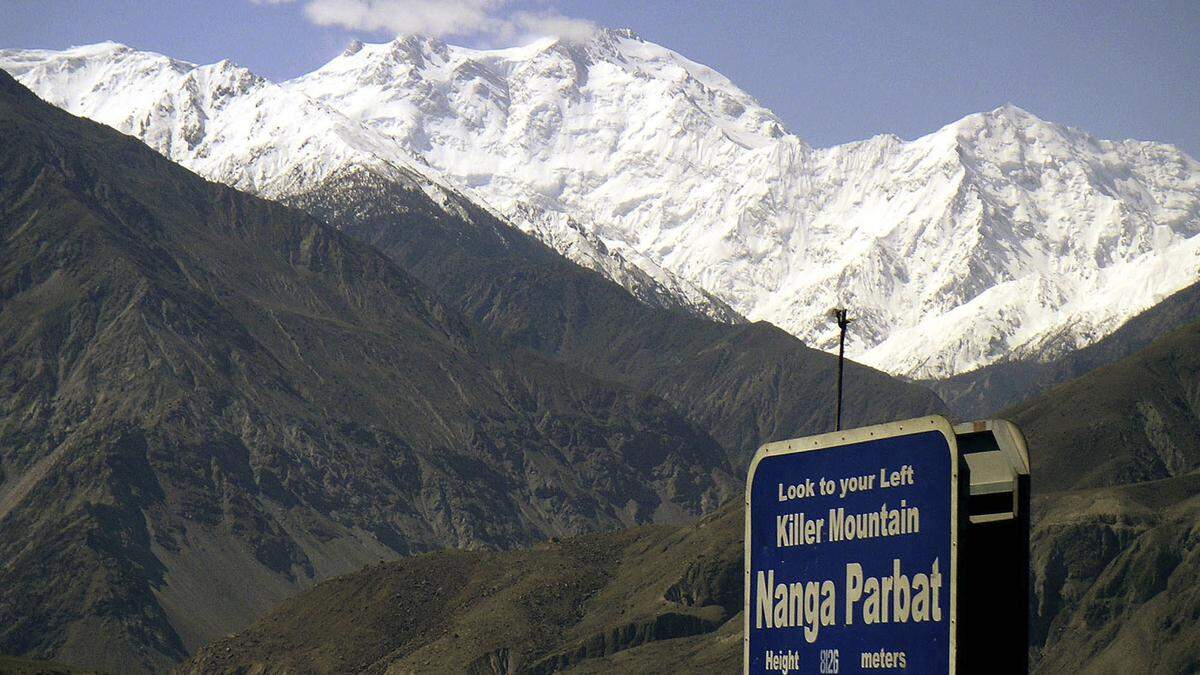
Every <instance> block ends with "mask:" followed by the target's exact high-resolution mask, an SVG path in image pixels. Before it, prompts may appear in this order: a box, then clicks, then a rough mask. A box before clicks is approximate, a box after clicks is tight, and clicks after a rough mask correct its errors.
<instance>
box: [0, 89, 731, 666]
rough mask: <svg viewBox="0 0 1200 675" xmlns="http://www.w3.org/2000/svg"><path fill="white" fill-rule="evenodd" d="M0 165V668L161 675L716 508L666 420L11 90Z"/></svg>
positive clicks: (690, 442) (301, 220)
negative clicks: (372, 571)
mask: <svg viewBox="0 0 1200 675" xmlns="http://www.w3.org/2000/svg"><path fill="white" fill-rule="evenodd" d="M0 137H2V138H3V139H4V142H3V143H0V215H2V216H3V218H0V223H3V228H4V237H3V238H2V240H0V248H2V249H3V255H0V298H3V303H2V304H0V353H3V358H0V363H2V364H3V367H0V383H2V387H3V391H4V392H5V394H4V396H3V397H0V405H2V406H3V408H2V409H3V411H4V416H3V418H2V421H0V557H2V558H3V559H4V560H5V565H4V566H2V567H0V651H3V652H6V653H15V654H24V655H29V656H39V657H47V656H54V657H57V658H60V659H66V660H68V661H70V662H72V663H75V664H77V665H84V666H88V667H93V668H102V669H107V670H116V671H120V672H144V671H150V670H160V669H163V668H165V667H167V666H169V665H170V664H171V663H172V662H174V661H176V660H178V659H181V658H183V657H185V656H186V655H187V654H188V653H189V652H190V651H192V650H194V649H196V648H198V647H199V646H200V645H202V644H204V643H205V642H207V641H209V640H211V639H213V638H214V637H217V636H219V635H223V634H226V633H228V632H229V631H230V630H233V629H236V628H238V627H240V626H244V625H246V624H247V623H248V622H249V621H250V620H252V619H253V618H255V617H256V616H257V615H258V613H260V612H261V611H263V610H265V609H267V608H268V607H269V606H271V605H273V604H274V603H275V602H278V601H279V600H280V599H282V598H283V597H285V596H287V595H289V594H291V593H294V592H295V591H296V590H299V589H300V588H303V587H305V586H307V585H310V584H311V583H313V582H315V581H316V580H318V579H321V578H325V577H328V576H331V575H334V574H338V573H342V572H346V571H349V570H352V569H355V568H357V567H360V566H362V565H363V564H366V563H368V562H372V561H378V560H381V559H386V558H393V557H396V556H398V555H401V554H405V553H411V552H414V551H419V550H428V549H432V548H442V547H446V546H462V547H475V548H478V547H496V548H502V547H508V546H513V545H516V544H519V543H526V544H527V543H532V542H534V541H538V540H541V539H543V538H546V537H550V536H561V535H565V534H570V533H574V532H578V531H584V530H591V529H611V528H615V527H624V526H627V525H630V524H633V523H636V522H650V521H658V522H671V521H678V520H683V519H686V518H688V517H690V516H692V515H697V514H699V513H702V512H704V511H707V510H711V509H712V508H714V507H715V506H716V505H717V504H718V503H720V502H722V501H724V499H725V498H726V497H727V496H728V495H729V494H731V490H733V489H734V488H735V487H736V481H735V480H734V479H733V478H731V476H730V471H729V468H728V463H727V459H726V457H725V453H724V452H723V450H722V448H721V447H720V446H719V445H718V444H717V443H716V442H715V441H714V440H713V439H712V438H711V437H710V436H708V435H707V434H706V433H705V432H704V431H702V430H700V429H699V428H697V427H696V426H695V425H693V424H691V423H690V422H688V421H687V420H685V419H684V418H683V417H682V416H681V415H680V414H679V413H677V412H676V411H675V410H674V409H673V408H672V407H671V406H670V405H668V404H667V403H666V402H665V401H663V400H662V399H660V398H658V397H655V396H653V395H650V394H647V393H645V392H641V391H636V390H634V389H632V388H630V387H627V386H624V385H621V384H614V383H610V382H603V381H601V380H599V379H597V378H594V377H592V376H590V375H588V374H586V373H583V372H580V371H578V370H575V369H571V368H569V367H568V366H565V365H564V364H561V363H557V362H553V361H550V360H548V359H546V358H544V357H542V356H539V355H537V354H534V353H533V352H531V351H529V350H526V349H521V348H517V347H514V346H512V345H506V344H503V343H501V342H499V341H496V340H493V339H492V338H490V337H488V336H486V335H485V334H483V332H482V331H481V330H480V329H479V328H478V327H476V326H474V325H473V324H471V323H470V322H469V321H467V320H466V319H465V318H464V317H462V315H460V314H458V313H457V312H456V311H455V310H453V309H452V308H451V307H449V306H448V305H446V304H445V303H443V302H442V301H441V300H439V299H437V298H436V296H434V294H433V293H432V292H431V291H430V290H429V289H428V288H427V287H425V286H424V285H423V284H421V283H420V282H419V281H417V280H416V279H415V278H414V277H412V276H411V275H409V274H408V273H407V272H405V271H403V270H402V269H400V268H399V267H398V266H397V265H396V264H395V263H394V262H392V261H391V260H390V259H388V258H387V257H386V256H385V255H383V254H382V253H381V252H379V251H377V250H375V249H373V248H371V247H370V246H368V245H366V244H364V243H362V242H359V241H358V240H356V239H354V238H352V237H350V236H348V235H346V234H344V233H341V232H338V231H336V230H335V229H333V228H331V227H329V226H327V225H325V224H323V223H321V222H319V221H317V220H316V219H314V218H312V217H311V216H309V215H307V214H304V213H302V212H300V211H297V210H295V209H291V208H287V207H285V206H282V205H279V204H275V203H271V202H266V201H264V200H261V199H259V198H256V197H253V196H250V195H246V194H244V193H240V192H238V191H236V190H233V189H232V188H229V187H228V186H225V185H221V184H218V183H212V182H208V181H205V180H204V179H202V178H200V177H199V176H197V175H195V174H193V173H192V172H190V171H188V170H187V169H185V168H183V167H181V166H179V165H177V164H174V163H172V162H170V161H169V160H167V159H165V158H164V157H162V156H161V155H159V154H158V153H156V152H154V151H152V150H151V149H150V148H148V147H147V146H146V145H144V144H143V143H141V142H140V141H138V140H136V139H133V138H131V137H129V136H126V135H123V134H120V133H117V132H115V131H113V130H112V129H111V128H109V127H107V126H104V125H101V124H98V123H95V122H92V121H89V120H84V119H79V118H76V117H73V116H71V115H69V114H68V113H66V112H64V111H62V110H59V109H57V108H54V107H53V106H51V105H50V104H48V103H45V102H43V101H41V100H40V99H38V98H37V97H36V96H35V95H34V94H32V93H31V92H30V91H29V90H28V89H26V88H24V87H23V86H21V85H20V84H18V83H17V82H15V81H14V80H13V79H12V78H11V77H10V76H9V75H8V74H6V73H0ZM413 189H414V190H416V189H418V188H413ZM421 194H424V193H423V192H422V193H421ZM605 283H608V282H605ZM614 292H618V293H621V292H622V291H620V290H619V289H616V288H614ZM630 301H631V302H632V301H633V300H632V299H631V300H630Z"/></svg>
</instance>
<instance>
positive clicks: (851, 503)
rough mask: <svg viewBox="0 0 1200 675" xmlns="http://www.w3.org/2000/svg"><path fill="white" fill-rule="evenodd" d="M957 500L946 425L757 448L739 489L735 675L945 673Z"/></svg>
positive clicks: (903, 425)
mask: <svg viewBox="0 0 1200 675" xmlns="http://www.w3.org/2000/svg"><path fill="white" fill-rule="evenodd" d="M958 490H959V486H958V449H957V446H956V444H955V436H954V429H953V427H952V426H951V425H950V423H949V422H948V421H947V420H946V419H945V418H943V417H937V416H934V417H925V418H920V419H915V420H907V421H904V422H895V423H891V424H883V425H879V426H874V427H865V428H862V429H852V430H847V431H839V432H835V433H831V434H823V435H821V436H812V437H809V438H802V439H797V440H792V441H781V442H777V443H770V444H767V445H765V446H763V447H762V448H760V449H759V451H758V453H757V454H756V455H755V457H754V460H753V461H752V462H751V464H750V472H749V476H748V477H747V482H746V563H745V564H746V595H745V613H744V614H745V633H744V635H745V643H744V650H743V651H744V656H743V659H744V666H745V671H746V672H747V673H821V674H826V673H859V672H879V671H893V672H909V673H952V672H954V660H955V628H956V618H955V612H956V605H957V601H956V596H955V588H956V585H955V582H956V581H957V574H958V563H957V558H958V555H957V553H958V541H957V537H958V529H959V504H958V501H959V499H958V495H959V492H958ZM964 506H965V505H964Z"/></svg>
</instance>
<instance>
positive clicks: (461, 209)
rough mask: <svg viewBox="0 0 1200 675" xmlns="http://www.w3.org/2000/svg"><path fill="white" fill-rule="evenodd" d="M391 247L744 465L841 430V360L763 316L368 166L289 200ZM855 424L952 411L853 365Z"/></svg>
mask: <svg viewBox="0 0 1200 675" xmlns="http://www.w3.org/2000/svg"><path fill="white" fill-rule="evenodd" d="M288 201H289V202H290V203H291V204H293V205H295V206H297V207H299V208H301V209H303V210H305V211H308V212H309V213H312V214H314V215H316V216H318V217H320V218H321V219H323V220H326V221H328V222H330V223H333V224H336V225H337V226H338V227H339V228H340V229H341V230H342V231H344V232H346V233H348V234H351V235H353V236H355V237H358V238H360V239H362V240H363V241H366V242H368V243H371V244H372V245H374V246H376V247H377V248H379V250H381V251H383V252H385V253H387V254H388V255H389V256H391V257H392V259H393V260H395V261H397V262H398V263H400V265H401V266H402V267H404V268H405V269H406V270H409V271H410V272H412V273H413V274H414V275H415V276H417V277H418V278H419V279H421V280H422V281H424V282H425V283H427V284H428V285H429V286H430V287H431V288H433V289H435V290H437V291H438V293H439V294H440V295H441V297H442V298H444V299H445V301H446V302H447V303H450V304H452V305H453V306H455V307H457V308H458V309H460V310H461V311H462V312H463V313H464V314H465V315H467V316H468V317H470V318H472V319H474V320H475V321H477V322H479V324H480V325H481V326H483V327H484V328H485V329H487V330H489V331H490V332H491V333H492V334H493V335H495V336H496V337H498V338H500V339H502V340H505V341H507V342H513V343H516V344H519V345H522V346H525V347H528V348H530V349H533V350H536V351H538V352H540V353H542V354H545V355H547V356H550V357H553V358H554V359H556V360H561V361H565V362H567V363H569V364H571V365H572V366H574V367H577V368H579V369H581V370H584V371H586V372H588V373H591V374H593V375H595V376H597V377H600V378H602V379H605V380H611V381H616V382H621V383H624V384H627V385H629V386H632V387H635V388H637V389H639V390H643V391H649V392H653V393H655V394H656V395H658V396H661V397H662V398H663V399H665V400H667V401H669V402H670V403H671V404H672V405H674V406H675V407H676V409H678V410H680V411H681V412H683V413H685V414H686V415H687V417H688V418H689V419H690V420H691V421H693V422H694V423H696V424H697V425H699V426H700V427H701V428H702V429H705V430H706V431H708V433H709V434H710V435H712V437H713V438H715V439H716V440H717V441H718V442H720V443H721V445H722V446H723V447H724V448H725V449H726V451H727V452H728V453H729V457H730V462H731V465H732V466H733V467H734V469H735V470H739V469H740V468H741V467H742V466H744V465H745V463H746V462H748V461H749V458H750V456H751V455H752V454H753V452H754V450H755V449H756V448H757V447H758V446H759V445H760V444H762V443H763V442H766V441H768V440H773V439H779V438H788V437H794V436H797V435H804V434H809V433H815V432H819V431H826V430H828V429H830V428H832V427H833V414H834V394H835V391H836V386H835V382H836V366H837V360H836V358H834V357H832V356H830V355H829V354H826V353H825V352H821V351H817V350H814V349H809V348H807V347H805V346H804V345H803V344H802V343H801V342H800V341H799V340H797V339H796V338H795V337H793V336H791V335H789V334H787V333H785V332H784V331H782V330H780V329H778V328H776V327H775V326H772V325H770V324H768V323H765V322H758V323H754V324H746V325H726V324H722V323H717V322H713V321H708V320H704V319H701V318H698V317H694V316H688V315H685V314H681V313H678V312H664V311H661V310H656V309H654V308H651V307H648V306H646V305H645V304H644V303H640V302H638V301H636V300H635V299H634V298H632V297H630V296H629V294H628V293H624V292H622V291H621V290H620V289H619V288H617V287H616V286H615V285H614V284H612V283H610V282H607V281H605V280H604V279H602V278H600V277H599V275H596V274H594V273H592V272H589V271H587V270H584V269H581V268H580V267H578V266H576V265H574V264H572V263H571V262H569V261H567V260H565V259H563V257H562V256H559V255H557V254H556V253H555V252H554V251H552V250H551V249H549V248H547V247H546V246H545V245H543V244H542V243H540V242H538V241H537V240H535V239H533V238H532V237H529V236H526V235H524V234H523V233H521V232H520V231H518V230H517V229H516V228H514V227H512V226H510V225H508V224H507V223H505V222H503V221H500V220H498V219H496V218H495V217H494V216H492V215H491V214H490V213H488V212H487V211H485V210H483V209H481V208H479V207H477V206H474V205H472V204H471V203H469V202H467V201H465V200H464V201H460V202H457V203H456V204H455V208H454V209H452V210H451V212H447V211H446V210H445V209H444V208H443V207H442V206H441V205H438V204H436V203H434V202H432V201H431V200H429V199H427V198H426V197H425V196H424V195H423V194H422V193H420V192H419V191H415V190H411V189H406V188H403V187H399V186H397V185H395V184H394V183H392V182H390V181H388V180H387V179H386V178H384V177H381V176H377V175H375V174H373V173H371V172H370V171H366V170H354V171H350V172H347V173H344V174H339V175H337V176H336V177H334V178H332V179H331V180H330V181H329V182H328V184H326V185H322V186H319V187H317V188H316V189H314V190H312V191H310V192H306V193H303V194H301V195H297V196H296V197H293V198H290V199H289V200H288ZM844 398H845V416H844V421H845V422H846V424H848V425H855V424H871V423H876V422H881V421H884V420H888V419H898V418H905V417H912V416H915V415H921V414H927V413H931V412H940V411H943V410H944V406H943V405H942V403H941V401H940V400H939V399H938V398H937V397H936V396H935V395H933V394H932V393H931V392H930V391H929V390H927V389H924V388H922V387H919V386H916V385H912V384H906V383H903V382H900V381H898V380H896V379H894V378H892V377H889V376H887V375H885V374H884V373H881V372H879V371H876V370H872V369H870V368H866V367H864V366H861V365H858V364H856V363H853V362H850V363H847V365H846V385H845V394H844Z"/></svg>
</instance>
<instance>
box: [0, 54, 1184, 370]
mask: <svg viewBox="0 0 1200 675" xmlns="http://www.w3.org/2000/svg"><path fill="white" fill-rule="evenodd" d="M0 67H3V68H6V69H9V70H10V71H12V72H14V73H15V74H17V75H18V77H19V78H20V79H21V80H22V81H23V82H25V83H26V84H28V85H29V86H31V87H32V88H34V89H35V90H36V91H38V92H40V93H41V94H42V95H44V96H46V97H47V99H49V100H52V101H54V102H55V103H57V104H59V105H62V106H64V107H66V108H67V109H68V110H71V111H73V112H76V113H77V114H82V115H87V116H89V117H93V118H95V119H98V120H101V121H105V122H106V123H109V124H112V125H114V126H116V127H117V128H119V129H122V130H123V131H127V132H128V133H133V134H135V135H138V136H139V137H142V138H144V139H146V140H147V141H148V142H149V143H150V144H151V145H152V146H154V147H156V148H158V149H159V150H160V151H163V152H165V153H167V154H168V156H170V157H172V158H174V159H176V160H177V161H180V162H182V163H184V164H185V165H187V166H189V167H190V168H193V169H195V170H197V171H199V172H200V173H202V174H204V175H206V176H208V177H210V178H212V179H214V180H220V181H222V182H227V183H229V184H232V185H237V186H240V187H244V188H247V189H253V190H257V191H260V192H261V193H263V194H266V195H268V196H273V197H278V196H283V195H293V194H295V193H296V192H298V191H299V190H298V188H304V189H311V188H313V187H315V186H316V185H317V184H319V183H321V182H323V181H325V179H326V178H327V177H328V176H329V175H332V174H333V173H334V172H336V171H338V170H342V169H345V168H346V166H347V164H346V162H345V161H343V160H344V159H346V158H347V157H349V156H350V155H351V154H352V153H351V152H350V151H347V150H336V151H331V150H329V149H327V148H326V146H327V145H329V144H330V143H347V144H349V145H352V146H353V147H354V148H355V151H354V152H359V153H361V154H367V155H372V154H373V155H375V157H376V161H374V162H373V164H376V165H377V164H379V162H380V161H381V160H380V158H382V161H384V162H385V163H387V164H390V165H394V166H403V167H407V168H408V169H411V170H413V171H415V172H416V173H418V174H420V176H421V177H417V178H412V180H413V181H415V182H416V183H418V184H425V183H432V184H436V185H440V186H442V188H445V187H446V186H447V185H453V186H455V187H456V189H457V190H459V191H460V192H462V193H463V194H465V195H467V196H468V198H470V199H472V200H475V201H482V202H484V203H486V204H488V205H490V207H491V208H493V209H495V210H496V211H497V212H498V213H499V214H501V215H503V216H505V217H506V218H508V219H510V220H511V221H512V222H514V223H515V224H516V225H518V226H519V227H521V228H522V229H524V230H525V231H527V232H530V233H533V234H535V235H536V236H538V237H539V238H541V239H542V240H543V241H545V242H547V243H548V244H549V245H551V246H552V247H554V248H555V249H556V250H558V251H560V252H562V253H564V254H565V255H567V256H568V257H570V258H571V259H573V260H575V261H576V262H580V263H581V264H584V265H585V266H588V267H591V268H593V269H597V270H599V271H602V272H603V273H605V274H607V275H609V276H610V277H611V278H614V279H616V280H618V281H619V282H620V283H621V284H622V285H623V286H625V287H626V288H627V289H629V290H631V292H634V293H635V295H638V296H639V297H641V298H643V299H644V300H648V301H651V302H655V303H657V304H659V305H666V306H672V305H679V306H684V307H689V308H691V309H692V310H693V311H697V312H701V313H704V314H707V315H709V316H715V317H718V318H721V319H722V320H727V321H737V320H738V318H739V314H740V315H744V316H746V317H749V318H751V319H766V320H769V321H771V322H772V323H775V324H776V325H778V326H781V327H782V328H784V329H785V330H787V331H789V332H791V333H793V334H794V335H797V336H799V337H800V338H801V339H803V340H804V341H805V342H807V343H809V344H811V345H814V346H817V347H821V348H825V349H829V348H832V347H833V345H834V340H835V329H834V328H832V327H831V325H830V323H829V322H828V321H827V319H826V316H825V313H826V311H827V310H828V309H829V308H830V307H832V306H835V305H839V304H846V305H849V306H851V307H853V308H855V310H856V314H857V316H858V317H859V320H858V322H857V323H856V324H855V325H854V332H853V334H852V339H851V344H850V352H849V353H850V354H851V356H853V357H856V358H857V359H859V360H861V361H862V362H864V363H867V364H869V365H875V366H878V367H880V368H883V369H885V370H888V371H890V372H893V373H900V374H905V375H908V376H913V377H922V378H942V377H947V376H951V375H954V374H957V373H962V372H966V371H970V370H973V369H976V368H979V367H981V366H985V365H988V364H990V363H992V362H995V361H997V360H1001V359H1008V358H1012V357H1014V356H1019V357H1026V358H1030V359H1033V360H1036V361H1045V360H1050V359H1052V358H1054V357H1057V356H1060V355H1062V354H1064V353H1068V352H1070V351H1072V350H1074V349H1077V348H1079V347H1083V346H1086V345H1088V344H1091V343H1093V342H1095V341H1096V340H1098V339H1100V338H1102V337H1104V336H1105V335H1107V334H1108V333H1110V332H1111V331H1113V330H1114V329H1116V328H1117V327H1119V326H1120V325H1121V324H1122V323H1123V322H1124V321H1125V320H1127V319H1128V318H1130V317H1132V316H1134V315H1136V314H1137V313H1139V312H1140V311H1142V310H1144V309H1146V308H1148V307H1150V306H1151V305H1153V304H1155V303H1156V302H1157V301H1159V300H1161V299H1162V298H1164V297H1166V296H1167V295H1169V294H1170V293H1172V292H1175V291H1177V290H1179V289H1180V288H1183V287H1185V286H1187V285H1189V284H1191V283H1194V282H1195V281H1196V279H1197V278H1198V277H1200V236H1198V235H1200V164H1197V163H1196V162H1195V161H1194V160H1193V159H1191V158H1189V157H1187V156H1186V155H1184V154H1183V153H1181V152H1179V151H1178V150H1177V149H1175V148H1172V147H1170V146H1166V145H1161V144H1155V143H1144V142H1138V141H1119V142H1117V141H1106V140H1101V139H1096V138H1094V137H1092V136H1090V135H1088V134H1086V133H1084V132H1082V131H1079V130H1075V129H1070V128H1067V127H1062V126H1060V125H1056V124H1053V123H1049V122H1045V121H1043V120H1040V119H1038V118H1037V117H1035V116H1033V115H1031V114H1029V113H1027V112H1025V111H1023V110H1020V109H1019V108H1015V107H1012V106H1004V107H1001V108H998V109H996V110H993V111H991V112H987V113H981V114H976V115H971V116H968V117H966V118H964V119H963V120H960V121H958V122H955V123H953V124H950V125H948V126H946V127H944V128H942V129H940V130H938V131H937V132H935V133H932V134H930V135H928V136H925V137H923V138H920V139H917V140H915V141H911V142H904V141H901V140H900V139H897V138H895V137H891V136H880V137H876V138H872V139H869V140H866V141H862V142H858V143H850V144H847V145H843V146H838V147H834V148H828V149H817V148H812V147H810V146H808V145H807V144H806V143H804V142H803V141H802V140H801V139H799V138H798V137H796V136H794V135H792V134H790V133H788V132H787V131H786V130H785V129H784V128H783V126H782V124H781V123H780V122H779V120H778V119H777V118H776V117H775V116H774V115H773V114H772V113H771V112H770V111H768V110H766V109H764V108H762V107H761V106H760V105H758V104H757V103H756V102H755V101H754V99H753V98H752V97H750V96H749V95H748V94H746V93H745V92H743V91H741V90H740V89H738V88H737V87H736V86H735V85H734V84H733V83H731V82H730V81H729V80H728V79H726V78H724V77H723V76H721V75H720V74H718V73H716V72H714V71H713V70H711V69H709V68H707V67H705V66H702V65H700V64H696V63H694V62H692V61H689V60H688V59H686V58H684V57H683V56H681V55H679V54H676V53H675V52H672V51H670V50H669V49H665V48H663V47H660V46H658V45H654V44H652V43H649V42H646V41H644V40H642V39H640V38H638V37H637V36H635V35H633V34H631V33H629V32H627V31H612V30H599V31H597V32H596V33H595V35H593V37H592V38H590V39H587V40H583V41H569V40H541V41H537V42H534V43H532V44H530V45H527V46H523V47H519V48H512V49H502V50H490V51H489V50H473V49H467V48H462V47H456V46H452V45H447V44H444V43H442V42H439V41H437V40H432V39H427V38H421V37H414V36H408V37H402V38H398V39H397V40H395V41H393V42H390V43H386V44H377V45H363V44H361V43H355V44H353V45H351V46H350V48H349V49H347V50H346V52H345V53H343V54H342V55H341V56H339V57H338V58H336V59H334V60H333V61H331V62H330V63H328V64H327V65H325V66H324V67H322V68H320V69H318V70H317V71H314V72H313V73H310V74H308V75H305V76H303V77H300V78H297V79H295V80H292V81H289V82H284V83H281V84H279V85H274V84H271V83H266V82H264V81H262V80H261V79H260V78H255V77H254V76H252V75H250V74H248V73H246V72H245V71H244V70H242V69H238V68H234V67H233V66H231V65H230V64H228V63H225V62H223V63H220V64H216V65H214V66H200V67H195V66H192V65H190V64H182V63H180V62H177V61H172V60H170V59H167V58H166V57H161V56H158V55H153V54H146V53H141V52H133V51H132V50H128V49H127V48H122V47H120V46H116V45H111V44H109V45H97V46H92V47H84V48H77V49H74V50H68V51H66V52H44V51H28V50H25V51H22V50H8V51H5V52H0ZM233 73H237V75H233ZM212 83H216V84H212ZM251 89H253V91H250V90H251ZM243 90H245V93H241V92H242V91H243ZM118 92H120V95H118ZM192 92H195V93H192ZM335 110H336V113H334V111H335ZM330 114H334V115H335V117H334V118H333V120H332V121H329V120H327V119H326V118H327V117H328V116H329V115H330ZM311 117H317V118H320V119H321V120H322V121H320V122H319V123H317V124H315V125H314V127H313V129H314V131H313V132H310V131H309V130H308V129H307V128H306V126H305V125H304V124H303V123H302V122H300V120H304V119H309V118H311ZM317 150H319V152H318V151H317ZM414 158H415V159H414ZM360 159H361V158H360ZM360 159H356V160H355V163H363V161H360ZM367 163H368V164H372V162H367ZM440 191H441V190H440V189H439V190H435V191H434V192H435V193H436V192H440ZM724 303H727V304H724Z"/></svg>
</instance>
